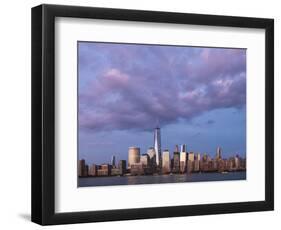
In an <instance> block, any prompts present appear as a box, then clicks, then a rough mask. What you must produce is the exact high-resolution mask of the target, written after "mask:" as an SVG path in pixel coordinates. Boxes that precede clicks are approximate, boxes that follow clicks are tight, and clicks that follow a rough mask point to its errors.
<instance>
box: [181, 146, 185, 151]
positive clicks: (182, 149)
mask: <svg viewBox="0 0 281 230" xmlns="http://www.w3.org/2000/svg"><path fill="white" fill-rule="evenodd" d="M181 152H186V144H183V145H181Z"/></svg>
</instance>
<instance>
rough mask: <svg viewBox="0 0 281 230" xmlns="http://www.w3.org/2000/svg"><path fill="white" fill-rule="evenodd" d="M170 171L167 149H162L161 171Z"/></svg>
mask: <svg viewBox="0 0 281 230" xmlns="http://www.w3.org/2000/svg"><path fill="white" fill-rule="evenodd" d="M170 172H171V163H170V153H169V150H164V151H163V154H162V173H170Z"/></svg>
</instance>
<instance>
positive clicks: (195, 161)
mask: <svg viewBox="0 0 281 230" xmlns="http://www.w3.org/2000/svg"><path fill="white" fill-rule="evenodd" d="M193 171H194V172H199V171H200V160H198V158H196V159H195V160H194V168H193Z"/></svg>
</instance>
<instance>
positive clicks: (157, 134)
mask: <svg viewBox="0 0 281 230" xmlns="http://www.w3.org/2000/svg"><path fill="white" fill-rule="evenodd" d="M154 149H155V153H156V165H157V167H161V133H160V128H159V127H156V128H155V129H154Z"/></svg>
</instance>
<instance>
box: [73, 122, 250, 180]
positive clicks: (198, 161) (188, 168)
mask: <svg viewBox="0 0 281 230" xmlns="http://www.w3.org/2000/svg"><path fill="white" fill-rule="evenodd" d="M160 150H161V129H160V127H159V126H157V127H156V128H155V129H154V147H150V148H149V149H148V150H147V152H146V153H144V154H141V150H140V148H139V147H137V146H130V147H128V158H127V161H126V160H125V159H120V160H119V162H118V165H116V162H115V160H116V156H115V155H112V157H111V162H110V163H102V164H97V163H96V162H92V163H90V164H88V163H87V162H86V161H85V159H80V160H79V161H78V178H82V177H84V178H86V177H93V178H104V177H115V178H116V177H120V176H121V177H131V176H152V177H155V176H156V177H159V176H160V177H161V176H165V175H170V176H179V175H184V174H185V175H191V174H194V173H195V174H197V175H198V174H201V173H203V174H204V173H208V174H212V175H214V174H213V173H218V174H228V173H234V172H245V173H244V174H242V175H241V173H240V174H235V175H236V176H237V177H233V178H231V179H245V178H246V158H242V157H241V156H240V155H239V154H237V155H235V156H232V157H229V158H225V157H223V154H222V152H223V151H222V148H221V147H220V146H218V147H217V149H216V154H215V157H211V156H210V155H209V154H207V153H198V152H197V153H196V152H193V151H189V152H188V151H187V147H186V144H181V145H180V148H179V145H175V149H174V151H171V153H172V157H171V154H170V151H169V150H168V149H163V151H161V153H160ZM160 159H161V160H160ZM211 177H212V176H209V177H207V178H206V176H205V180H208V179H210V178H211ZM215 177H216V176H215ZM215 177H214V178H215ZM166 179H167V178H166ZM185 179H187V178H185ZM217 179H218V178H217ZM219 179H220V180H224V179H225V180H226V179H227V178H225V177H223V176H222V175H221V176H220V178H219ZM201 180H202V179H201ZM144 181H146V180H145V179H143V182H144ZM176 181H177V180H176ZM176 181H174V182H176ZM187 181H188V180H187ZM195 181H196V180H195ZM139 182H141V183H143V182H142V181H139ZM185 182H186V181H185ZM119 183H120V184H122V183H121V181H119ZM154 183H157V182H154ZM159 183H165V182H163V180H160V181H159ZM166 183H167V182H166ZM102 184H103V185H110V183H109V184H108V183H102Z"/></svg>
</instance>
